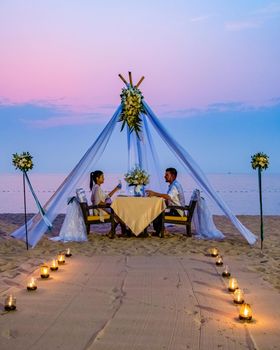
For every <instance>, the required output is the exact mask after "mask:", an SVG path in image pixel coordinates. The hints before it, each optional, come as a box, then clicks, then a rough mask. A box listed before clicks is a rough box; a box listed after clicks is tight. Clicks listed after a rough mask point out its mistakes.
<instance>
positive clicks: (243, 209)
mask: <svg viewBox="0 0 280 350" xmlns="http://www.w3.org/2000/svg"><path fill="white" fill-rule="evenodd" d="M65 177H66V175H65V174H33V173H30V175H29V178H30V180H31V183H32V186H33V188H34V190H35V193H36V195H37V197H38V199H39V201H40V203H41V204H42V205H44V204H45V203H46V202H47V200H48V199H49V198H50V197H51V196H52V194H53V193H54V192H55V190H56V189H57V188H58V186H59V185H60V184H61V183H62V181H63V180H64V179H65ZM207 177H208V179H209V181H210V183H211V184H212V186H213V188H214V189H215V191H216V192H217V193H218V194H219V195H220V196H221V197H222V198H223V200H224V201H225V202H226V204H227V205H228V206H229V208H230V209H231V210H232V211H233V213H234V214H236V215H258V214H259V212H260V204H259V189H258V176H257V172H255V173H254V174H208V175H207ZM122 178H123V176H122V175H120V174H106V178H105V183H104V185H103V189H104V191H110V190H111V189H112V188H113V187H115V186H116V185H117V184H118V181H119V179H122ZM178 179H179V181H180V182H181V183H182V185H183V188H184V190H185V197H186V202H188V200H189V198H190V196H191V194H192V191H193V190H194V189H195V188H199V186H198V185H197V184H196V183H195V182H194V180H193V179H192V178H191V177H190V176H189V175H185V176H183V177H179V178H178ZM79 187H83V188H84V189H85V190H86V192H87V196H88V198H90V192H89V189H88V183H83V184H79ZM147 188H148V187H147ZM163 188H167V184H164V181H163ZM126 192H129V188H127V187H126V186H125V183H124V181H123V186H122V189H121V190H120V192H119V193H121V194H125V193H126ZM202 196H204V198H205V199H206V201H207V204H208V206H209V208H210V210H211V212H212V213H213V214H223V213H222V212H221V210H220V209H219V207H218V206H217V205H216V204H215V203H214V202H213V201H212V200H210V199H208V198H207V196H205V194H204V193H203V191H202ZM262 197H263V213H264V215H280V175H278V174H266V173H265V172H264V173H263V176H262ZM26 201H27V212H28V213H34V212H37V208H36V204H35V201H34V199H33V197H32V195H31V193H30V191H29V189H28V188H27V191H26ZM65 207H66V205H65ZM22 212H23V183H22V175H21V174H20V173H16V174H6V175H3V174H2V175H0V213H22Z"/></svg>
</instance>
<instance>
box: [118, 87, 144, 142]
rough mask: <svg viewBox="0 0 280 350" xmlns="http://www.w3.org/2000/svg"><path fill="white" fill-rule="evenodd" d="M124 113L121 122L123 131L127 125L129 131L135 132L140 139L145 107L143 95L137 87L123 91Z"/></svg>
mask: <svg viewBox="0 0 280 350" xmlns="http://www.w3.org/2000/svg"><path fill="white" fill-rule="evenodd" d="M120 96H121V105H122V112H121V115H120V119H119V121H120V122H122V127H121V130H123V128H124V126H125V125H126V124H127V126H128V128H129V131H130V132H132V131H135V132H136V135H137V136H138V137H139V132H140V131H141V127H142V119H141V118H140V114H141V113H145V110H144V107H143V103H142V100H143V98H144V97H143V95H142V93H141V91H140V90H139V89H138V88H136V87H128V88H124V89H122V93H121V95H120Z"/></svg>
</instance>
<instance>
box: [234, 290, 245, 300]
mask: <svg viewBox="0 0 280 350" xmlns="http://www.w3.org/2000/svg"><path fill="white" fill-rule="evenodd" d="M233 301H234V303H235V304H243V303H244V293H243V291H242V290H241V289H240V288H237V289H235V291H234V293H233Z"/></svg>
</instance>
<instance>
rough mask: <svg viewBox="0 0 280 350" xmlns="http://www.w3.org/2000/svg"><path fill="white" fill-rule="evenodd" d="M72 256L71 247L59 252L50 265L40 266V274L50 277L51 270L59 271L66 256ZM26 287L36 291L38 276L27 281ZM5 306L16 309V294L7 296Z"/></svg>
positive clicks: (43, 276) (10, 309) (8, 309)
mask: <svg viewBox="0 0 280 350" xmlns="http://www.w3.org/2000/svg"><path fill="white" fill-rule="evenodd" d="M70 256H72V253H71V250H70V248H68V249H67V250H66V252H59V254H58V255H57V258H56V259H53V260H52V262H51V264H50V266H49V265H47V264H43V265H41V266H40V276H41V278H43V279H46V278H49V276H50V270H51V271H57V270H58V266H59V265H62V264H65V257H68V258H69V257H70ZM26 289H27V290H28V291H34V290H36V289H37V283H36V278H34V277H31V278H30V280H29V281H28V282H27V286H26ZM4 308H5V310H6V311H13V310H15V309H16V298H15V296H14V295H12V294H10V295H8V296H7V297H6V298H5V302H4Z"/></svg>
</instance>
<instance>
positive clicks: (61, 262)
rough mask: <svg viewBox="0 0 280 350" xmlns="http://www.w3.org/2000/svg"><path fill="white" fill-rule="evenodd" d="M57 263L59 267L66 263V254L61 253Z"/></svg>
mask: <svg viewBox="0 0 280 350" xmlns="http://www.w3.org/2000/svg"><path fill="white" fill-rule="evenodd" d="M57 262H58V264H59V265H62V264H64V263H65V255H64V253H59V254H58V256H57Z"/></svg>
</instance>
